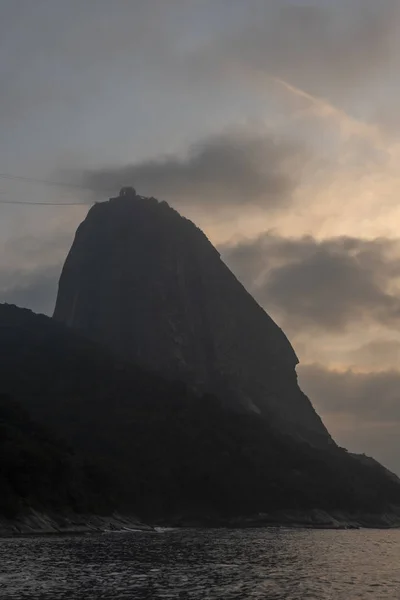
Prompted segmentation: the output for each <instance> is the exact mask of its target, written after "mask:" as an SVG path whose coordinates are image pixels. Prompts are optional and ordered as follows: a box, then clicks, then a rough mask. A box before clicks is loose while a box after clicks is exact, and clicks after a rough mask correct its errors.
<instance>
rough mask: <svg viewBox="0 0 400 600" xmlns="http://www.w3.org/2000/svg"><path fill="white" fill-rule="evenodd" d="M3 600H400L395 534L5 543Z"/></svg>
mask: <svg viewBox="0 0 400 600" xmlns="http://www.w3.org/2000/svg"><path fill="white" fill-rule="evenodd" d="M0 597H1V598H2V599H3V598H5V599H7V600H8V599H10V600H11V599H18V600H20V599H24V598H28V599H29V600H39V599H40V600H58V599H61V598H62V599H67V598H68V600H78V599H79V600H92V599H93V600H100V599H107V600H108V599H110V600H111V599H112V600H115V599H122V598H124V599H135V600H136V599H139V600H141V599H147V600H149V599H153V598H177V599H193V600H194V599H196V600H200V599H201V600H204V599H208V598H209V599H214V598H221V599H224V600H229V599H231V598H238V599H246V598H260V599H261V598H262V599H263V600H275V599H285V600H303V599H304V600H305V599H307V600H311V599H313V600H327V599H332V600H353V599H355V598H357V599H362V600H368V599H369V598H371V599H374V600H377V599H379V600H381V599H382V600H384V599H389V598H390V599H391V600H399V599H400V531H397V530H391V531H378V530H376V531H375V530H355V531H354V530H350V531H322V530H319V531H318V530H317V531H315V530H314V531H313V530H288V529H251V530H250V529H249V530H235V531H229V530H202V531H199V530H173V531H164V532H159V533H123V534H122V533H119V534H117V533H115V534H105V535H99V536H84V537H32V538H19V539H2V540H0Z"/></svg>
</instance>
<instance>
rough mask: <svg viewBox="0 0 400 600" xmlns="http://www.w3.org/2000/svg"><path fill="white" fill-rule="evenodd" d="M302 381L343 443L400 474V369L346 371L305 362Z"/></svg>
mask: <svg viewBox="0 0 400 600" xmlns="http://www.w3.org/2000/svg"><path fill="white" fill-rule="evenodd" d="M299 381H300V385H301V386H302V389H303V390H304V391H305V393H306V394H307V395H309V396H310V398H312V400H313V403H314V405H315V407H316V409H317V410H318V412H319V414H321V415H322V417H323V418H324V420H325V422H326V423H327V425H328V426H329V427H330V430H331V432H332V434H333V435H334V436H336V439H337V441H338V442H339V443H341V444H342V445H344V446H345V447H348V448H349V449H350V450H352V451H356V452H366V453H367V454H373V455H374V456H375V458H377V459H378V460H380V461H381V462H383V464H385V465H386V466H388V467H389V468H391V469H393V470H394V471H396V472H397V473H399V472H400V446H399V443H398V433H399V426H400V372H399V371H395V370H393V371H385V372H377V373H375V372H369V373H357V372H355V371H351V370H349V371H344V372H341V371H330V370H328V369H325V368H324V367H323V366H321V365H305V366H301V367H299Z"/></svg>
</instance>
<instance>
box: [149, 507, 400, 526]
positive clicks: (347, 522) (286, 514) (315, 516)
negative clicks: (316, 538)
mask: <svg viewBox="0 0 400 600" xmlns="http://www.w3.org/2000/svg"><path fill="white" fill-rule="evenodd" d="M156 525H165V526H168V525H169V526H172V527H183V528H184V527H199V528H202V527H209V528H218V527H219V528H233V529H246V528H258V527H284V528H293V529H361V528H363V529H364V528H365V529H395V528H400V509H398V508H396V509H394V510H393V511H391V512H387V513H382V514H373V513H363V512H357V513H347V512H342V511H332V512H326V511H324V510H319V509H313V510H282V511H276V512H273V513H261V514H258V515H254V516H245V517H233V518H227V519H224V518H221V517H215V516H211V515H210V516H207V517H204V516H201V517H195V516H192V517H190V516H177V517H175V518H174V519H169V520H168V522H166V521H163V522H159V523H156Z"/></svg>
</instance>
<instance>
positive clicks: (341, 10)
mask: <svg viewBox="0 0 400 600" xmlns="http://www.w3.org/2000/svg"><path fill="white" fill-rule="evenodd" d="M330 4H331V6H328V5H325V6H323V5H322V4H320V5H319V6H315V5H314V6H312V5H311V3H310V4H309V5H300V4H298V5H294V4H293V3H289V2H283V3H280V2H272V3H270V2H264V1H262V0H253V1H252V2H251V1H250V5H251V9H250V7H249V10H248V17H247V19H246V20H243V21H242V22H241V23H240V25H238V26H237V28H236V30H232V31H230V32H229V33H228V34H227V35H226V36H225V37H222V38H220V39H218V40H216V41H215V43H214V45H211V46H209V47H208V49H207V50H205V51H204V56H203V61H205V63H206V64H208V65H211V64H214V65H216V66H217V67H219V68H220V69H221V71H222V70H224V71H225V72H227V73H229V74H231V73H232V72H233V73H241V74H242V75H244V76H246V75H251V74H253V75H254V76H255V77H257V74H268V75H270V76H272V77H278V78H281V79H284V80H287V81H289V82H290V83H292V84H294V85H295V86H299V87H301V88H304V89H307V91H309V92H311V93H315V94H317V95H323V96H327V97H331V98H332V97H334V98H339V97H341V98H343V97H344V96H351V95H354V94H359V93H360V91H361V89H362V88H363V87H364V86H365V85H367V86H368V85H371V83H372V82H373V81H374V78H375V77H378V76H380V75H381V74H382V71H384V70H386V71H388V70H389V69H390V68H391V66H392V65H393V62H395V63H396V60H397V52H396V49H397V48H398V38H397V34H398V31H399V26H400V19H399V16H400V14H399V12H400V11H399V6H398V3H397V2H396V1H392V0H382V2H380V3H379V5H377V4H376V3H375V2H373V1H372V0H353V1H352V2H342V1H338V2H335V3H334V6H333V5H332V4H333V3H330ZM198 60H199V61H200V59H198Z"/></svg>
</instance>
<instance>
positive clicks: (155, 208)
mask: <svg viewBox="0 0 400 600" xmlns="http://www.w3.org/2000/svg"><path fill="white" fill-rule="evenodd" d="M54 318H55V319H56V320H58V321H61V322H63V323H65V324H67V325H68V326H70V327H72V328H75V329H77V330H80V331H81V332H83V333H84V334H85V335H86V336H88V337H89V338H92V339H94V340H96V341H100V342H102V343H104V344H105V345H107V346H108V347H109V348H110V349H111V350H113V352H115V353H116V354H119V355H120V356H121V357H123V358H125V359H128V360H130V361H134V362H135V363H137V364H140V365H142V366H144V367H147V368H149V369H152V370H155V371H157V372H159V373H161V374H162V375H164V376H167V377H169V378H175V379H182V380H184V381H186V382H188V383H190V384H191V385H193V386H194V387H196V388H197V389H199V390H200V391H204V392H206V391H211V392H214V393H216V394H217V395H218V396H219V397H220V398H221V399H223V400H224V401H225V402H226V403H228V404H230V405H232V407H234V408H236V409H239V410H245V411H253V412H256V413H259V414H260V415H261V416H263V417H265V419H267V420H268V421H269V422H270V423H271V424H273V426H274V427H276V428H278V429H279V430H280V431H283V432H284V433H288V434H289V435H292V436H294V437H298V438H300V439H303V440H306V441H308V442H310V443H312V444H313V445H317V446H325V445H331V444H333V443H334V442H333V441H332V439H331V437H330V436H329V433H328V432H327V430H326V428H325V427H324V425H323V423H322V421H321V419H320V418H319V416H318V415H317V414H316V412H315V410H314V409H313V407H312V405H311V403H310V401H309V400H308V398H307V397H306V396H305V395H304V394H303V393H302V392H301V390H300V389H299V387H298V384H297V376H296V371H295V367H296V364H297V362H298V361H297V357H296V355H295V353H294V351H293V348H292V347H291V345H290V343H289V342H288V340H287V338H286V336H285V335H284V333H283V332H282V330H281V329H280V328H279V327H278V326H277V325H276V324H275V323H274V322H273V320H272V319H271V318H270V317H269V316H268V315H267V314H266V313H265V311H264V310H263V309H262V308H261V307H260V306H259V305H258V304H257V303H256V301H255V300H254V299H253V298H252V297H251V296H250V294H249V293H248V292H247V291H246V290H245V289H244V287H243V286H242V285H241V284H240V283H239V281H238V280H237V279H236V277H235V276H234V275H233V273H232V272H231V271H230V270H229V269H228V267H227V266H226V265H225V264H224V263H223V262H222V260H221V258H220V255H219V253H218V251H217V250H216V249H215V248H214V247H213V246H212V244H211V243H210V242H209V241H208V239H207V238H206V236H205V235H204V233H203V232H202V231H201V230H200V229H198V228H197V227H196V226H195V225H194V224H193V223H192V222H190V221H189V220H187V219H185V218H183V217H181V216H180V215H179V214H178V213H177V212H176V211H175V210H173V209H172V208H170V207H169V206H168V204H166V203H165V202H161V203H159V202H158V201H157V200H156V199H154V198H143V197H141V196H137V195H136V193H135V191H134V190H133V188H124V189H123V190H121V193H120V196H119V197H117V198H112V199H111V200H110V201H108V202H104V203H101V204H96V205H94V206H93V207H92V208H91V209H90V211H89V213H88V215H87V217H86V219H85V220H84V221H83V223H82V224H81V225H80V226H79V228H78V230H77V232H76V236H75V240H74V243H73V245H72V248H71V250H70V252H69V255H68V257H67V259H66V262H65V265H64V268H63V271H62V274H61V278H60V283H59V291H58V297H57V303H56V308H55V312H54Z"/></svg>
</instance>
